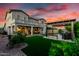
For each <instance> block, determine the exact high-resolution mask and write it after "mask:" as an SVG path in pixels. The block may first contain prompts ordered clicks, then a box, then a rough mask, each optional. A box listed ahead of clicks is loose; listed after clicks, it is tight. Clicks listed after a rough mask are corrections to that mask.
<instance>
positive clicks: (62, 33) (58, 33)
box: [46, 19, 76, 40]
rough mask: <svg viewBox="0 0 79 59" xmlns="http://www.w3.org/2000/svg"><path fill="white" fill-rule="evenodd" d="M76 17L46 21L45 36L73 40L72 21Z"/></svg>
mask: <svg viewBox="0 0 79 59" xmlns="http://www.w3.org/2000/svg"><path fill="white" fill-rule="evenodd" d="M75 20H76V19H70V20H66V21H58V22H51V23H47V32H46V34H47V36H49V37H52V38H55V39H58V40H63V39H64V40H73V39H74V38H75V36H74V29H73V27H74V22H75Z"/></svg>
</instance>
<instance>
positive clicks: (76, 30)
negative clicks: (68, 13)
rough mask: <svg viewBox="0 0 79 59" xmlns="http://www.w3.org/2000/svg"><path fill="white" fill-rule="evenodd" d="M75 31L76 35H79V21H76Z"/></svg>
mask: <svg viewBox="0 0 79 59" xmlns="http://www.w3.org/2000/svg"><path fill="white" fill-rule="evenodd" d="M74 33H75V37H79V22H75V24H74Z"/></svg>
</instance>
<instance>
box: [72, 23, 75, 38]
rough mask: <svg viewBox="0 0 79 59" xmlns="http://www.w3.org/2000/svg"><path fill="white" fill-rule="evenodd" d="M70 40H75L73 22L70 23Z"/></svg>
mask: <svg viewBox="0 0 79 59" xmlns="http://www.w3.org/2000/svg"><path fill="white" fill-rule="evenodd" d="M71 30H72V38H73V39H75V35H74V22H71Z"/></svg>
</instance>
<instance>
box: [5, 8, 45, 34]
mask: <svg viewBox="0 0 79 59" xmlns="http://www.w3.org/2000/svg"><path fill="white" fill-rule="evenodd" d="M5 19H6V23H5V27H4V30H5V31H6V32H7V33H8V34H10V35H13V34H14V32H18V31H19V32H22V33H25V34H26V35H33V34H45V33H46V24H45V22H46V21H45V19H35V18H32V17H31V16H29V15H28V14H27V13H25V12H24V11H22V10H17V9H9V10H8V11H7V12H6V16H5Z"/></svg>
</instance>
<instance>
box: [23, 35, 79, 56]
mask: <svg viewBox="0 0 79 59" xmlns="http://www.w3.org/2000/svg"><path fill="white" fill-rule="evenodd" d="M26 43H28V47H26V48H24V49H22V51H23V52H24V53H25V54H26V55H28V56H72V55H73V56H75V55H79V52H78V50H79V49H78V48H77V46H76V45H75V43H70V42H64V41H58V40H50V39H46V38H43V37H42V36H33V37H27V39H26Z"/></svg>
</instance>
